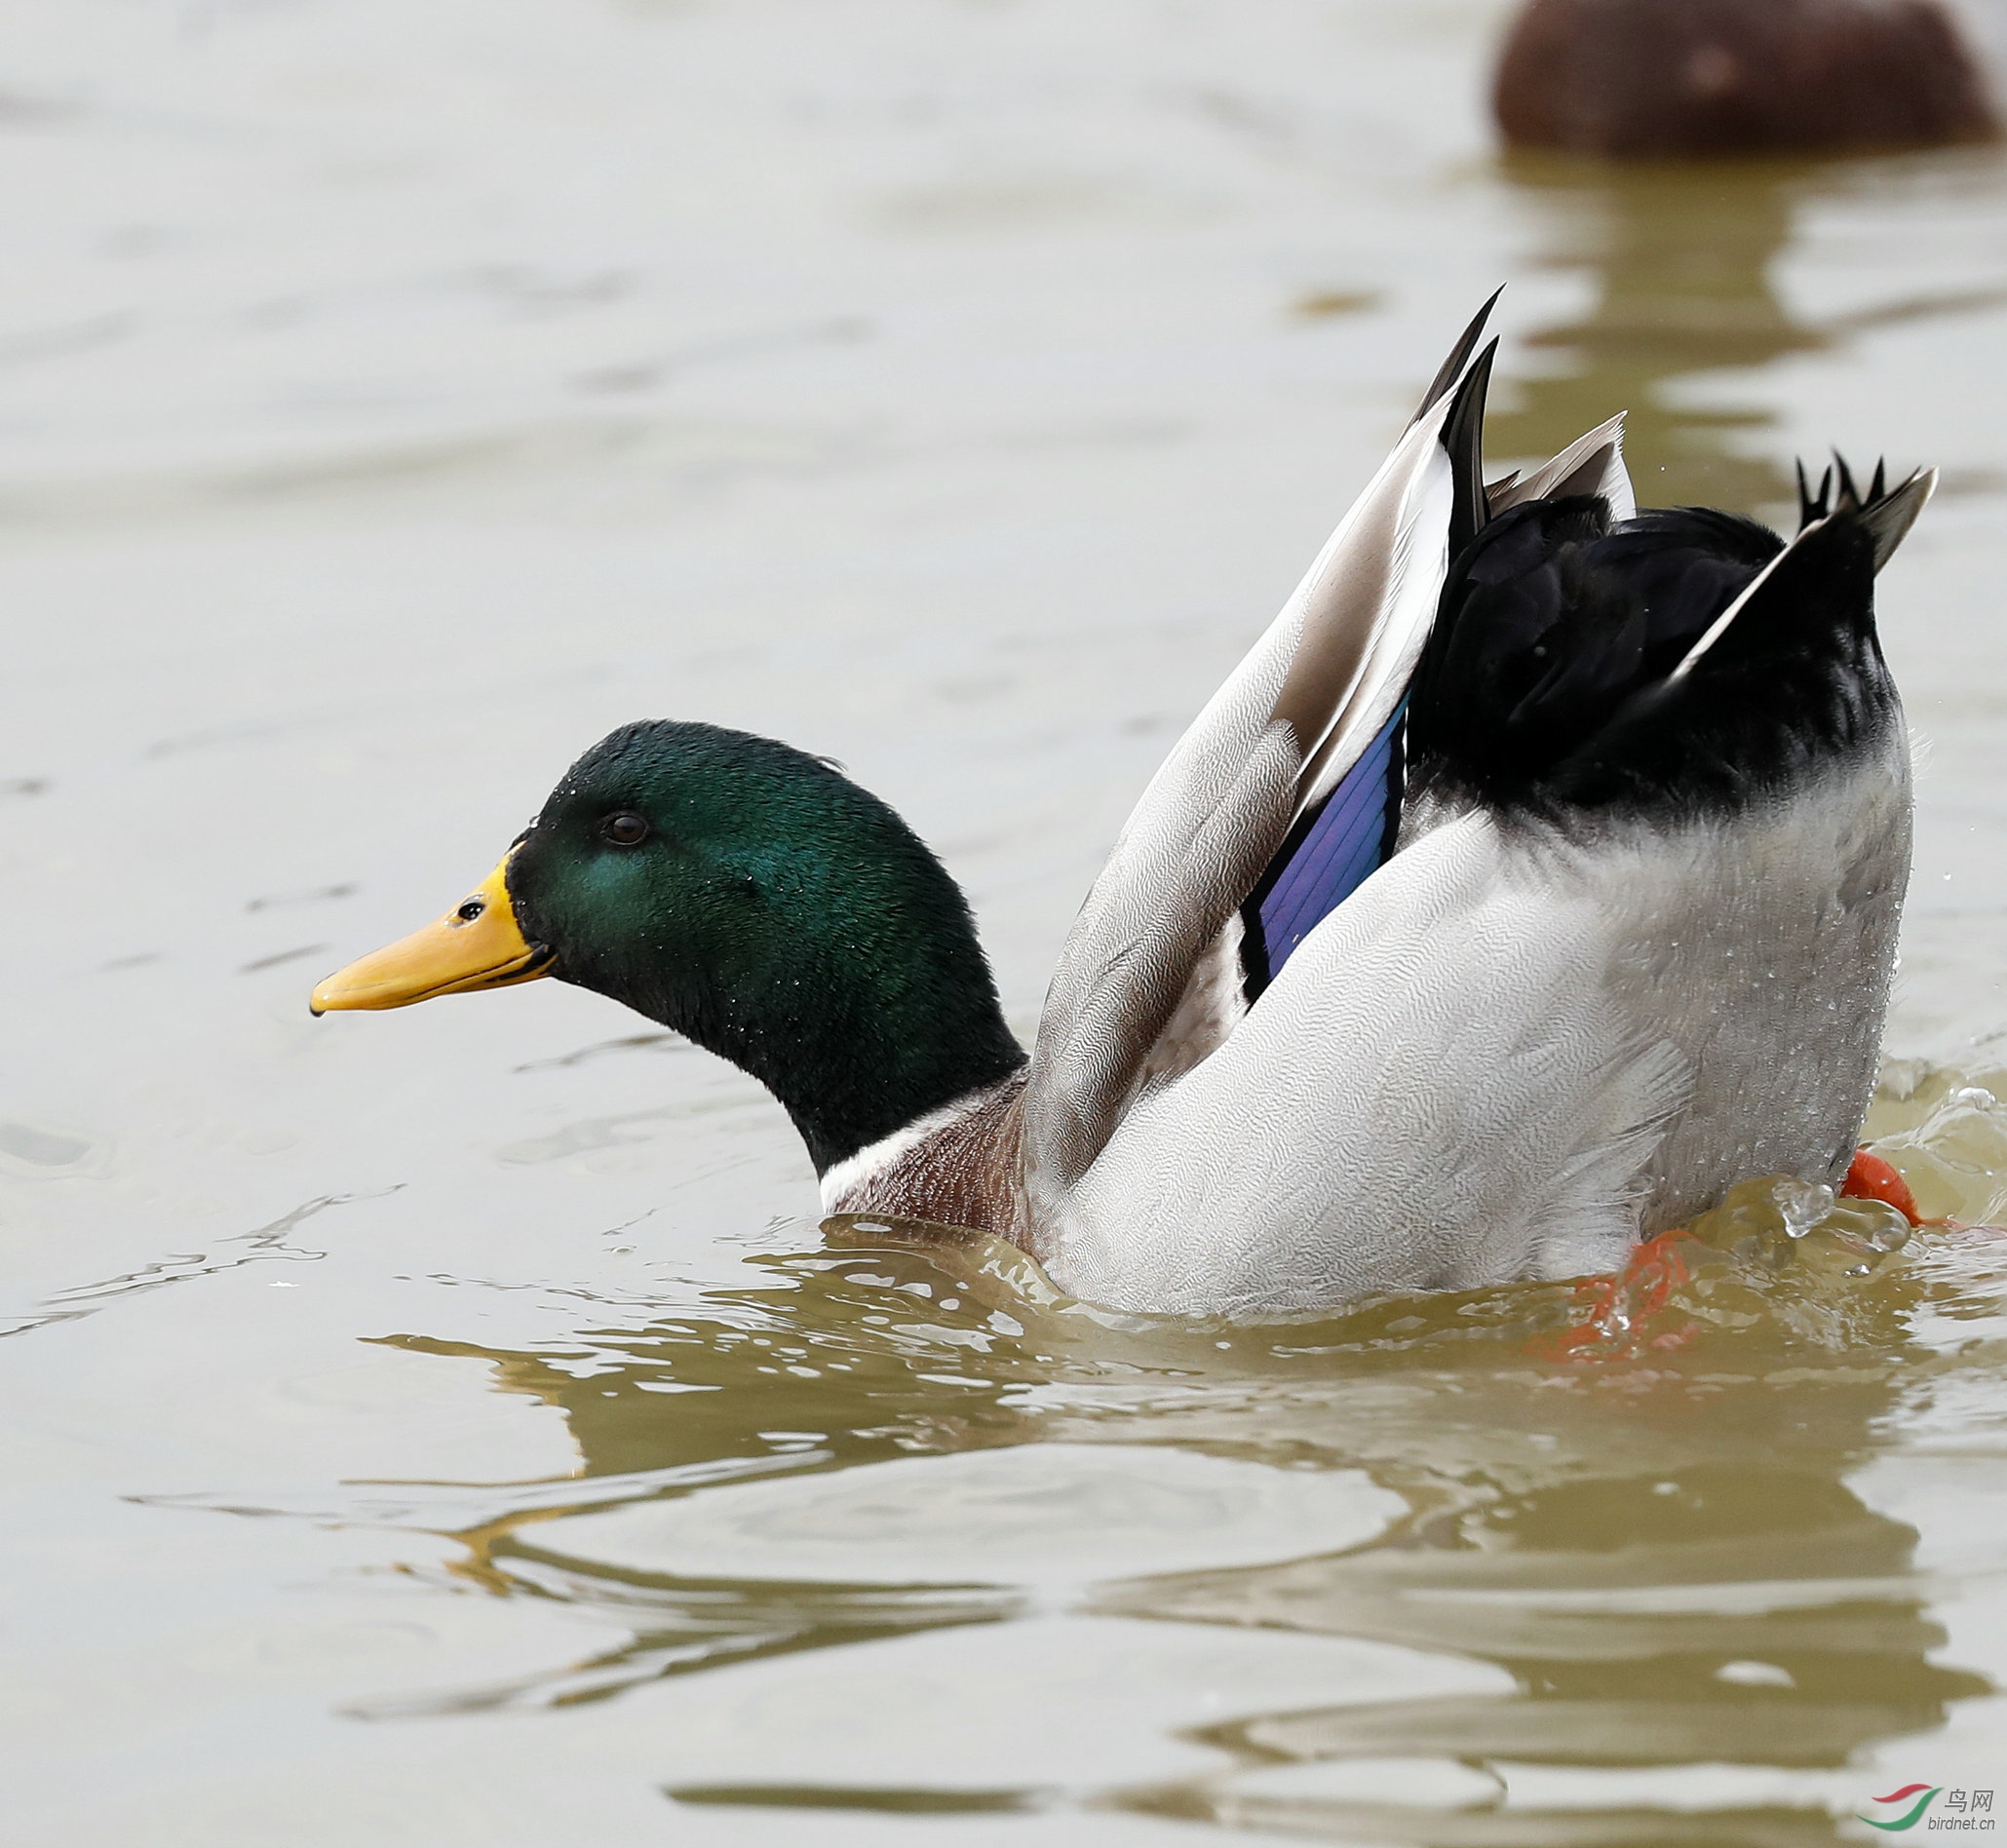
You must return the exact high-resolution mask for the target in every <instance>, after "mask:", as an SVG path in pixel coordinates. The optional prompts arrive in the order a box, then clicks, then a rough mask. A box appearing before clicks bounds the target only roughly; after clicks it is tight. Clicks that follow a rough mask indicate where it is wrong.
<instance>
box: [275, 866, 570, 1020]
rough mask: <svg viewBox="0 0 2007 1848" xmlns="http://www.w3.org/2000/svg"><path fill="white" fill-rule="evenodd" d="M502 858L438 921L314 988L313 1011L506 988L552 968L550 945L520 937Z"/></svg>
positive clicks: (403, 1005)
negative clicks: (474, 887) (530, 941)
mask: <svg viewBox="0 0 2007 1848" xmlns="http://www.w3.org/2000/svg"><path fill="white" fill-rule="evenodd" d="M508 872H509V862H508V861H507V860H506V859H504V860H503V862H502V864H501V865H500V866H497V867H496V868H495V869H494V871H492V872H491V873H489V874H488V876H487V877H486V878H485V879H483V880H482V882H481V884H480V886H479V887H478V888H477V889H476V890H475V891H474V892H473V893H471V894H470V895H469V896H468V897H467V898H465V899H463V900H461V902H460V903H459V904H458V905H455V906H454V907H453V908H452V909H451V910H450V911H448V912H447V913H446V914H445V916H444V917H443V918H441V919H440V920H439V921H438V922H437V923H436V924H428V925H426V927H425V928H424V929H423V930H422V931H413V932H412V933H411V935H410V936H409V937H405V938H402V939H400V940H399V941H398V942H397V943H392V944H390V945H389V946H388V947H387V948H384V949H379V950H375V951H373V952H372V953H371V954H369V955H367V956H365V957H364V958H363V959H362V960H361V961H360V962H352V963H350V964H349V966H348V967H347V968H346V969H344V970H342V971H341V973H340V974H339V975H333V976H329V977H328V980H327V981H326V982H322V984H321V985H320V986H319V987H318V988H316V989H315V990H314V994H313V999H312V1000H311V1001H310V1002H309V1003H308V1005H309V1006H310V1007H311V1008H312V1009H313V1011H314V1012H315V1013H316V1014H332V1013H334V1012H335V1011H336V1010H337V1009H342V1008H407V1007H409V1006H410V1005H411V1003H412V1002H414V1001H430V1000H431V999H432V997H433V996H434V995H438V994H469V993H472V992H473V991H475V990H476V989H480V988H506V987H508V986H509V985H510V983H512V982H534V981H535V980H536V979H537V978H538V977H539V976H547V975H549V974H550V973H551V952H550V950H549V949H548V948H546V947H545V946H544V945H543V944H541V943H526V942H524V940H523V936H522V933H521V931H520V930H519V929H518V928H517V925H516V906H515V905H514V904H513V903H512V902H511V900H510V897H509V879H508Z"/></svg>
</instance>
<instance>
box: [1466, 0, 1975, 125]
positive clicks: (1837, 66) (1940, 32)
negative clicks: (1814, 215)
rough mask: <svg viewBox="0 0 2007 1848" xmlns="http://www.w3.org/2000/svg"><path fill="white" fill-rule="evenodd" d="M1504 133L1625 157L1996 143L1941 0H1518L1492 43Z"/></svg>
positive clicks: (1496, 108) (1971, 65)
mask: <svg viewBox="0 0 2007 1848" xmlns="http://www.w3.org/2000/svg"><path fill="white" fill-rule="evenodd" d="M1491 106H1492V111H1493V113H1494V114H1495V115H1496V117H1497V119H1498V127H1499V132H1500V133H1501V134H1502V135H1504V137H1505V140H1506V142H1507V144H1508V145H1510V146H1513V147H1525V148H1556V149H1561V150H1564V151H1566V152H1568V153H1572V154H1593V155H1605V156H1616V157H1618V158H1628V159H1640V158H1641V159H1664V158H1667V157H1669V156H1672V157H1678V156H1693V155H1721V154H1741V155H1751V154H1770V155H1789V154H1843V153H1858V152H1861V151H1864V150H1872V149H1887V148H1920V147H1945V146H1949V145H1953V144H1956V143H1958V142H1961V141H1991V140H1997V139H1998V138H1999V134H2000V124H1999V118H1998V116H1997V115H1996V114H1995V112H1994V108H1993V103H1992V98H1991V96H1989V95H1988V85H1987V81H1986V78H1985V77H1984V76H1983V75H1982V73H1981V69H1980V65H1979V61H1978V59H1977V58H1974V57H1973V55H1972V53H1971V51H1970V50H1969V49H1968V48H1967V46H1966V43H1965V39H1964V36H1963V34H1962V33H1961V32H1960V31H1959V29H1958V26H1957V23H1956V21H1955V20H1954V19H1953V18H1952V16H1951V14H1950V13H1949V11H1947V9H1946V8H1945V7H1944V6H1943V5H1941V4H1940V3H1939V0H1680V4H1679V5H1677V6H1669V5H1668V4H1667V3H1666V0H1527V4H1526V5H1525V7H1524V8H1523V9H1522V10H1521V12H1520V15H1519V17H1518V19H1516V20H1515V21H1514V23H1513V26H1512V28H1511V30H1510V31H1509V32H1508V33H1507V35H1506V39H1505V44H1504V47H1503V49H1502V50H1501V52H1500V54H1499V59H1498V70H1497V74H1496V76H1495V77H1494V79H1493V81H1492V93H1491Z"/></svg>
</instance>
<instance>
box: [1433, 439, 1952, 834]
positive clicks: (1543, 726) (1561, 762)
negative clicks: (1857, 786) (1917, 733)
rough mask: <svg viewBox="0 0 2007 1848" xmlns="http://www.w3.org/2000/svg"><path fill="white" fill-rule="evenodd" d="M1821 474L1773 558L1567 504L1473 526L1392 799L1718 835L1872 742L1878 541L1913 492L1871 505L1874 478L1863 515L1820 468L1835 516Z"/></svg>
mask: <svg viewBox="0 0 2007 1848" xmlns="http://www.w3.org/2000/svg"><path fill="white" fill-rule="evenodd" d="M1452 459H1455V452H1454V451H1452ZM1459 473H1461V470H1459ZM1837 475H1838V495H1837V499H1836V500H1835V499H1834V498H1833V471H1829V472H1828V476H1827V479H1826V481H1822V483H1821V485H1820V490H1819V492H1818V494H1817V495H1814V494H1813V493H1812V492H1811V491H1810V488H1809V486H1808V485H1807V484H1805V483H1804V482H1803V478H1802V474H1801V475H1800V490H1799V493H1800V505H1801V511H1802V513H1803V515H1804V519H1805V521H1806V527H1807V530H1804V531H1802V532H1801V533H1800V536H1799V538H1798V539H1797V540H1796V541H1795V542H1794V544H1793V546H1792V547H1791V549H1790V551H1789V553H1788V554H1787V555H1786V556H1784V557H1782V558H1780V556H1779V555H1780V553H1781V552H1782V551H1783V542H1782V541H1781V540H1779V539H1778V537H1777V535H1776V534H1775V533H1773V532H1771V531H1769V530H1768V529H1767V528H1766V527H1763V526H1760V525H1758V524H1757V523H1756V521H1754V520H1744V519H1741V518H1740V517H1738V516H1736V515H1734V514H1726V513H1718V512H1714V511H1711V510H1709V509H1705V508H1693V507H1688V508H1676V509H1670V510H1663V511H1655V512H1646V513H1640V514H1639V515H1637V516H1636V517H1635V518H1633V519H1631V520H1624V521H1623V522H1621V523H1620V524H1612V523H1611V520H1610V513H1609V508H1608V506H1607V505H1606V503H1605V502H1603V501H1602V499H1600V498H1598V497H1594V496H1573V497H1567V498H1562V499H1554V500H1544V501H1534V502H1529V503H1526V504H1524V505H1522V506H1519V507H1514V508H1511V509H1509V510H1508V511H1507V512H1506V513H1504V514H1502V515H1501V516H1500V517H1499V518H1498V519H1496V520H1491V521H1490V522H1489V523H1488V524H1486V525H1485V526H1484V527H1483V528H1482V529H1481V530H1480V531H1478V532H1477V533H1476V535H1475V537H1473V538H1472V539H1471V540H1470V541H1469V542H1468V543H1467V544H1465V545H1463V546H1462V547H1461V548H1460V549H1457V550H1455V551H1454V553H1453V556H1452V559H1451V563H1450V568H1449V574H1448V579H1447V583H1446V585H1445V587H1444V592H1443V600H1442V604H1441V606H1440V608H1439V610H1438V613H1437V618H1436V622H1435V626H1434V628H1433V630H1432V632H1431V634H1430V636H1429V640H1428V643H1427V645H1426V647H1425V648H1424V650H1423V653H1422V658H1421V663H1420V666H1419V668H1418V670H1417V672H1416V674H1415V680H1414V687H1413V694H1412V700H1411V704H1410V706H1409V721H1408V754H1409V788H1410V789H1411V790H1412V791H1413V792H1414V793H1415V794H1416V795H1420V796H1426V795H1431V794H1433V795H1437V796H1440V797H1443V798H1445V799H1447V800H1448V801H1450V802H1452V803H1457V804H1461V803H1468V802H1471V801H1476V802H1479V803H1482V804H1484V805H1486V806H1487V807H1489V808H1492V809H1493V810H1495V811H1498V812H1500V813H1502V814H1522V815H1527V816H1531V815H1542V816H1545V817H1548V818H1550V819H1555V820H1565V819H1567V818H1568V817H1569V816H1570V815H1571V814H1579V813H1581V812H1583V811H1589V810H1599V811H1610V810H1617V811H1630V812H1632V813H1639V814H1643V813H1650V814H1653V815H1655V816H1660V817H1665V816H1669V815H1673V814H1685V815H1700V814H1706V813H1723V812H1728V811H1732V810H1734V809H1737V808H1741V807H1744V806H1746V805H1748V804H1749V803H1751V802H1752V801H1755V800H1758V799H1761V798H1762V797H1763V796H1764V795H1766V794H1768V793H1772V792H1776V791H1780V790H1782V789H1786V788H1788V787H1790V786H1791V785H1792V784H1794V783H1795V782H1796V781H1797V780H1798V779H1800V778H1802V777H1804V776H1806V775H1808V774H1810V773H1812V772H1814V771H1815V770H1816V769H1817V768H1818V767H1819V766H1820V764H1821V763H1822V762H1825V761H1828V760H1830V759H1832V758H1833V757H1834V756H1836V755H1838V754H1842V753H1846V752H1849V751H1855V750H1858V749H1860V748H1861V747H1863V746H1864V745H1866V744H1868V743H1871V742H1872V741H1873V740H1874V739H1876V738H1879V737H1880V736H1882V735H1883V734H1884V731H1885V728H1886V727H1887V726H1888V725H1889V724H1890V723H1893V722H1895V719H1896V714H1897V710H1898V709H1897V706H1896V701H1895V694H1894V690H1893V687H1892V685H1891V683H1890V681H1889V677H1888V674H1887V670H1886V669H1885V668H1884V667H1883V665H1882V660H1881V654H1880V650H1879V647H1878V645H1877V643H1876V641H1875V635H1874V617H1873V583H1874V572H1875V569H1876V567H1877V564H1878V563H1879V561H1880V558H1883V557H1885V556H1886V549H1883V548H1882V546H1881V544H1880V540H1879V536H1878V535H1879V530H1880V527H1882V526H1889V525H1892V524H1893V523H1894V522H1895V519H1896V516H1897V515H1898V514H1904V513H1907V517H1906V518H1904V519H1903V520H1902V521H1901V523H1902V526H1903V527H1904V529H1907V524H1908V519H1909V518H1913V508H1911V507H1909V504H1908V502H1904V505H1903V506H1901V507H1898V505H1897V503H1898V502H1899V501H1903V497H1905V496H1906V495H1907V496H1910V497H1911V499H1913V501H1914V504H1915V505H1917V506H1920V505H1921V492H1920V491H1916V492H1912V489H1913V487H1914V483H1913V481H1912V482H1906V483H1904V485H1903V486H1902V487H1900V488H1898V489H1897V490H1896V493H1895V494H1893V495H1885V494H1884V493H1883V492H1882V489H1883V476H1882V473H1881V471H1880V470H1878V469H1877V471H1876V472H1875V477H1874V481H1873V484H1872V487H1871V488H1870V490H1869V492H1868V494H1867V495H1866V496H1863V495H1862V494H1861V493H1860V492H1859V490H1858V488H1857V487H1856V485H1855V483H1854V480H1853V478H1852V476H1851V474H1850V473H1849V472H1848V471H1847V468H1846V465H1845V464H1844V463H1839V464H1838V465H1837ZM1884 510H1885V511H1884ZM1877 522H1879V523H1878V524H1877ZM1897 536H1898V537H1899V536H1900V534H1898V535H1897ZM1887 549H1892V546H1891V547H1889V548H1887ZM1766 569H1767V575H1765V573H1766ZM1759 577H1761V578H1762V582H1761V583H1760V584H1757V579H1758V578H1759ZM1753 585H1754V586H1756V588H1755V590H1754V591H1753V592H1752V590H1751V587H1752V586H1753ZM1746 592H1748V593H1750V595H1749V596H1748V598H1747V601H1746V602H1745V604H1744V605H1743V607H1742V608H1741V609H1739V610H1738V611H1737V613H1736V615H1735V616H1734V618H1733V619H1732V620H1731V621H1730V622H1729V624H1728V625H1727V627H1726V628H1725V629H1724V630H1723V631H1722V632H1721V633H1720V634H1719V635H1716V636H1713V637H1712V638H1709V639H1708V640H1707V645H1706V646H1705V647H1704V648H1701V647H1700V644H1701V643H1702V641H1703V639H1704V638H1708V637H1709V632H1710V631H1711V630H1712V629H1713V628H1714V626H1715V624H1716V623H1717V622H1718V619H1719V618H1720V617H1721V616H1722V615H1723V614H1724V612H1726V611H1727V610H1728V609H1729V607H1730V606H1731V605H1732V604H1734V603H1735V601H1736V599H1737V598H1738V597H1743V595H1744V594H1745V593H1746ZM1696 649H1699V652H1698V653H1697V654H1696V652H1695V651H1696Z"/></svg>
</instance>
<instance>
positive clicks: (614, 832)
mask: <svg viewBox="0 0 2007 1848" xmlns="http://www.w3.org/2000/svg"><path fill="white" fill-rule="evenodd" d="M599 832H600V833H601V834H603V835H604V836H605V837H606V838H607V839H608V840H610V841H611V842H612V843H613V844H614V846H616V847H638V846H639V845H640V844H641V843H642V842H643V841H644V840H646V839H647V838H648V818H647V817H646V816H645V815H637V814H636V813H635V812H634V810H633V809H622V810H621V812H620V813H619V814H618V815H609V816H607V818H606V819H605V820H604V821H603V822H601V823H600V824H599Z"/></svg>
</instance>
